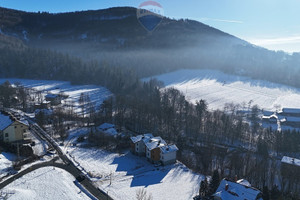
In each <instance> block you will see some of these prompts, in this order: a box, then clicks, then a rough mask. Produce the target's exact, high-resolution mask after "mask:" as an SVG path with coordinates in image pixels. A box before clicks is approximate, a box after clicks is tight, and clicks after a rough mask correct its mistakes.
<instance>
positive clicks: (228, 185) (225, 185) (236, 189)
mask: <svg viewBox="0 0 300 200" xmlns="http://www.w3.org/2000/svg"><path fill="white" fill-rule="evenodd" d="M247 182H248V181H247ZM258 195H261V192H260V191H259V190H257V189H255V188H252V187H247V186H245V185H242V184H240V183H235V182H232V181H228V180H226V179H223V180H222V181H221V183H220V185H219V187H218V189H217V191H216V193H215V194H214V195H213V196H215V197H220V198H221V199H222V200H245V199H246V200H256V199H257V197H258ZM258 200H262V198H261V197H260V198H258Z"/></svg>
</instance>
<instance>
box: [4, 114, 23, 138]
mask: <svg viewBox="0 0 300 200" xmlns="http://www.w3.org/2000/svg"><path fill="white" fill-rule="evenodd" d="M28 130H29V126H28V125H27V124H26V123H25V122H22V121H19V120H17V119H16V118H14V117H13V116H12V115H11V114H9V113H4V112H1V113H0V140H1V141H3V142H9V143H12V142H16V141H23V140H24V139H26V135H27V133H28Z"/></svg>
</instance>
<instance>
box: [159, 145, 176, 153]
mask: <svg viewBox="0 0 300 200" xmlns="http://www.w3.org/2000/svg"><path fill="white" fill-rule="evenodd" d="M160 150H161V152H162V153H163V154H166V153H170V152H174V151H178V148H177V146H176V145H175V144H173V145H165V146H162V147H160Z"/></svg>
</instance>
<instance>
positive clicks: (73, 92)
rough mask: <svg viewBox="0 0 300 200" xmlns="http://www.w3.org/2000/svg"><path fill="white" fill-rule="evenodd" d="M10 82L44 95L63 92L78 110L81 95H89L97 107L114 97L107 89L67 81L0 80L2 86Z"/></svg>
mask: <svg viewBox="0 0 300 200" xmlns="http://www.w3.org/2000/svg"><path fill="white" fill-rule="evenodd" d="M7 80H8V81H9V82H10V83H11V84H14V83H20V84H21V85H23V86H24V87H27V88H33V89H36V90H38V91H41V92H42V94H43V95H46V94H47V93H53V94H58V93H60V92H63V93H64V94H66V95H69V98H68V99H67V101H73V102H75V106H77V108H78V100H79V97H80V95H81V93H84V94H88V95H89V97H90V100H91V102H93V103H94V104H95V105H100V104H101V103H102V102H103V101H104V100H105V99H107V98H108V97H109V96H111V95H112V93H111V92H110V91H109V90H108V89H106V88H105V87H101V86H96V85H71V84H70V82H66V81H49V80H29V79H15V78H9V79H0V84H2V83H4V82H5V81H7Z"/></svg>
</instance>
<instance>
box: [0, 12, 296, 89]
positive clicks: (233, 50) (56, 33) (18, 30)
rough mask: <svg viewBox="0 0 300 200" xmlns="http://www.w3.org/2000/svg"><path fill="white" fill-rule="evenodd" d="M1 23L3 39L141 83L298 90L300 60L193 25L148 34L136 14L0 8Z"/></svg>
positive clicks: (164, 25)
mask: <svg viewBox="0 0 300 200" xmlns="http://www.w3.org/2000/svg"><path fill="white" fill-rule="evenodd" d="M0 23H1V26H0V28H1V32H2V33H3V34H5V35H10V36H12V37H15V38H19V39H21V40H22V41H23V42H24V43H25V44H26V45H28V46H30V47H37V48H42V49H46V50H47V49H51V50H54V51H57V52H63V53H68V54H70V55H72V56H74V57H79V58H81V59H82V60H83V62H90V61H91V60H96V61H98V62H99V63H100V64H101V63H106V64H109V65H110V66H116V67H122V68H131V69H133V70H134V71H136V72H137V75H138V77H148V76H152V75H157V74H160V73H164V72H169V71H173V70H176V69H181V68H197V69H199V68H206V69H207V68H209V69H219V70H222V71H224V72H227V73H231V74H239V75H246V76H250V77H252V78H254V79H264V80H269V81H272V82H278V83H283V84H288V85H292V86H296V87H300V83H299V81H298V80H299V74H300V73H299V72H300V71H299V69H300V67H299V63H300V54H298V53H294V54H292V55H289V54H286V53H284V52H274V51H269V50H267V49H264V48H260V47H256V46H253V45H251V44H249V43H248V42H246V41H243V40H241V39H239V38H236V37H234V36H231V35H229V34H227V33H224V32H222V31H219V30H217V29H214V28H212V27H209V26H207V25H205V24H203V23H200V22H196V21H192V20H173V19H169V18H167V17H166V18H164V19H163V21H162V22H161V24H160V25H159V26H158V27H157V29H156V30H155V31H154V32H152V33H148V32H147V31H146V30H144V29H143V28H142V26H141V25H140V24H139V22H138V21H137V17H136V9H135V8H129V7H120V8H111V9H105V10H96V11H82V12H73V13H59V14H50V13H26V12H21V11H15V10H9V9H4V8H0Z"/></svg>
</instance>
